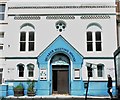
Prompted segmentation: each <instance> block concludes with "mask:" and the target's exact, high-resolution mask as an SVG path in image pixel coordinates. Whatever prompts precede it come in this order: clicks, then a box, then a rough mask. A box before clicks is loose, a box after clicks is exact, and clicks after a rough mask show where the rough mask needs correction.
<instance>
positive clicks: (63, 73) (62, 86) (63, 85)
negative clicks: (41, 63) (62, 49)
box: [57, 70, 69, 94]
mask: <svg viewBox="0 0 120 100" xmlns="http://www.w3.org/2000/svg"><path fill="white" fill-rule="evenodd" d="M57 83H58V84H57V85H58V86H57V90H58V94H68V86H69V82H68V70H59V71H58V82H57Z"/></svg>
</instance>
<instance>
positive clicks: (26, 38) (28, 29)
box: [20, 23, 35, 51]
mask: <svg viewBox="0 0 120 100" xmlns="http://www.w3.org/2000/svg"><path fill="white" fill-rule="evenodd" d="M34 49H35V27H34V26H33V25H32V24H30V23H25V24H23V25H22V26H21V27H20V51H34Z"/></svg>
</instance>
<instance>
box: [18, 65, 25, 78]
mask: <svg viewBox="0 0 120 100" xmlns="http://www.w3.org/2000/svg"><path fill="white" fill-rule="evenodd" d="M17 67H18V71H19V72H18V74H19V77H24V64H18V65H17Z"/></svg>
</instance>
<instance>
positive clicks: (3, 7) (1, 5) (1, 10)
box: [0, 4, 5, 12]
mask: <svg viewBox="0 0 120 100" xmlns="http://www.w3.org/2000/svg"><path fill="white" fill-rule="evenodd" d="M0 12H5V4H0Z"/></svg>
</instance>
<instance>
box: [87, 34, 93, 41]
mask: <svg viewBox="0 0 120 100" xmlns="http://www.w3.org/2000/svg"><path fill="white" fill-rule="evenodd" d="M87 41H93V38H92V32H87Z"/></svg>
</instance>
